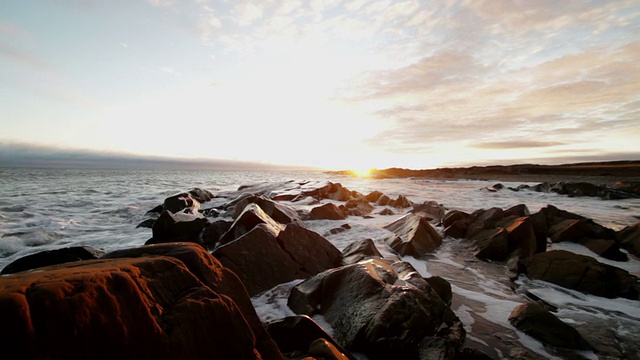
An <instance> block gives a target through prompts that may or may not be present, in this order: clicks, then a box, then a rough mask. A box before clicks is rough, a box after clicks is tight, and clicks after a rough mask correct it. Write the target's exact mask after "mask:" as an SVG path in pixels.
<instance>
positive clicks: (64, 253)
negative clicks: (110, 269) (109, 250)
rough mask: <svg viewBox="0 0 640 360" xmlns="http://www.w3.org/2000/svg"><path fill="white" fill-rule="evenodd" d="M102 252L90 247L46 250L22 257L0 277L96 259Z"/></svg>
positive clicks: (1, 273) (4, 270) (9, 265)
mask: <svg viewBox="0 0 640 360" xmlns="http://www.w3.org/2000/svg"><path fill="white" fill-rule="evenodd" d="M103 254H104V251H102V250H98V249H94V248H92V247H90V246H72V247H67V248H62V249H55V250H47V251H41V252H37V253H35V254H31V255H27V256H23V257H21V258H19V259H16V260H14V261H13V262H11V263H9V264H8V265H7V266H5V267H4V269H2V272H0V275H6V274H15V273H18V272H21V271H27V270H31V269H37V268H41V267H44V266H51V265H57V264H64V263H69V262H74V261H80V260H91V259H97V258H99V257H100V256H102V255H103Z"/></svg>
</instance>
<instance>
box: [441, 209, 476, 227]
mask: <svg viewBox="0 0 640 360" xmlns="http://www.w3.org/2000/svg"><path fill="white" fill-rule="evenodd" d="M458 220H464V221H465V222H468V223H469V224H470V223H472V222H473V221H474V220H475V217H474V216H472V215H471V214H467V213H466V212H464V211H460V210H451V211H449V212H448V213H447V214H446V215H445V216H444V218H443V219H442V226H444V227H445V228H446V227H448V226H451V225H453V223H454V222H456V221H458Z"/></svg>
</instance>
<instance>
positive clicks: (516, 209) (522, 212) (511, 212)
mask: <svg viewBox="0 0 640 360" xmlns="http://www.w3.org/2000/svg"><path fill="white" fill-rule="evenodd" d="M529 215H531V212H530V211H529V208H528V207H527V205H525V204H518V205H515V206H512V207H510V208H508V209H507V210H505V211H504V212H503V213H502V217H503V218H506V217H510V216H514V217H517V218H518V217H523V216H529Z"/></svg>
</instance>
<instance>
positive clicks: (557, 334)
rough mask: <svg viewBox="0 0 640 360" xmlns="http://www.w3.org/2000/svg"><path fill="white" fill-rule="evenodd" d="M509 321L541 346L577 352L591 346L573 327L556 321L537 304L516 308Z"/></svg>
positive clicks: (553, 316)
mask: <svg viewBox="0 0 640 360" xmlns="http://www.w3.org/2000/svg"><path fill="white" fill-rule="evenodd" d="M509 321H510V322H511V324H513V326H515V327H516V328H517V329H518V330H520V331H522V332H524V333H525V334H527V335H530V336H532V337H534V338H536V339H538V340H540V341H541V342H542V343H543V344H547V345H551V346H559V347H563V348H570V349H577V350H589V349H591V345H589V343H588V342H587V341H586V340H585V339H584V338H583V337H582V335H581V334H580V333H579V332H578V331H577V330H576V329H575V328H574V327H572V326H571V325H568V324H566V323H565V322H563V321H562V320H560V319H558V317H556V316H555V315H553V314H552V313H551V312H550V311H549V310H547V309H546V308H544V307H543V306H542V305H540V304H539V303H537V302H534V301H531V302H527V303H525V304H522V305H519V306H517V307H516V308H515V309H513V311H512V312H511V315H509Z"/></svg>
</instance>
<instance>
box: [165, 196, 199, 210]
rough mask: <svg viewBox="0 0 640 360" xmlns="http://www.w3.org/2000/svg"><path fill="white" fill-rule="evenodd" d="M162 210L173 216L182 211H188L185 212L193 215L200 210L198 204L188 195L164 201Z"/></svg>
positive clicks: (171, 197)
mask: <svg viewBox="0 0 640 360" xmlns="http://www.w3.org/2000/svg"><path fill="white" fill-rule="evenodd" d="M162 209H163V211H170V212H172V213H174V214H175V213H177V212H179V211H182V210H184V209H189V211H187V212H191V213H195V212H197V211H198V209H200V203H199V202H198V200H195V199H194V198H192V197H191V195H190V194H189V193H180V194H176V195H173V196H170V197H168V198H166V199H164V203H163V205H162Z"/></svg>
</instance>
